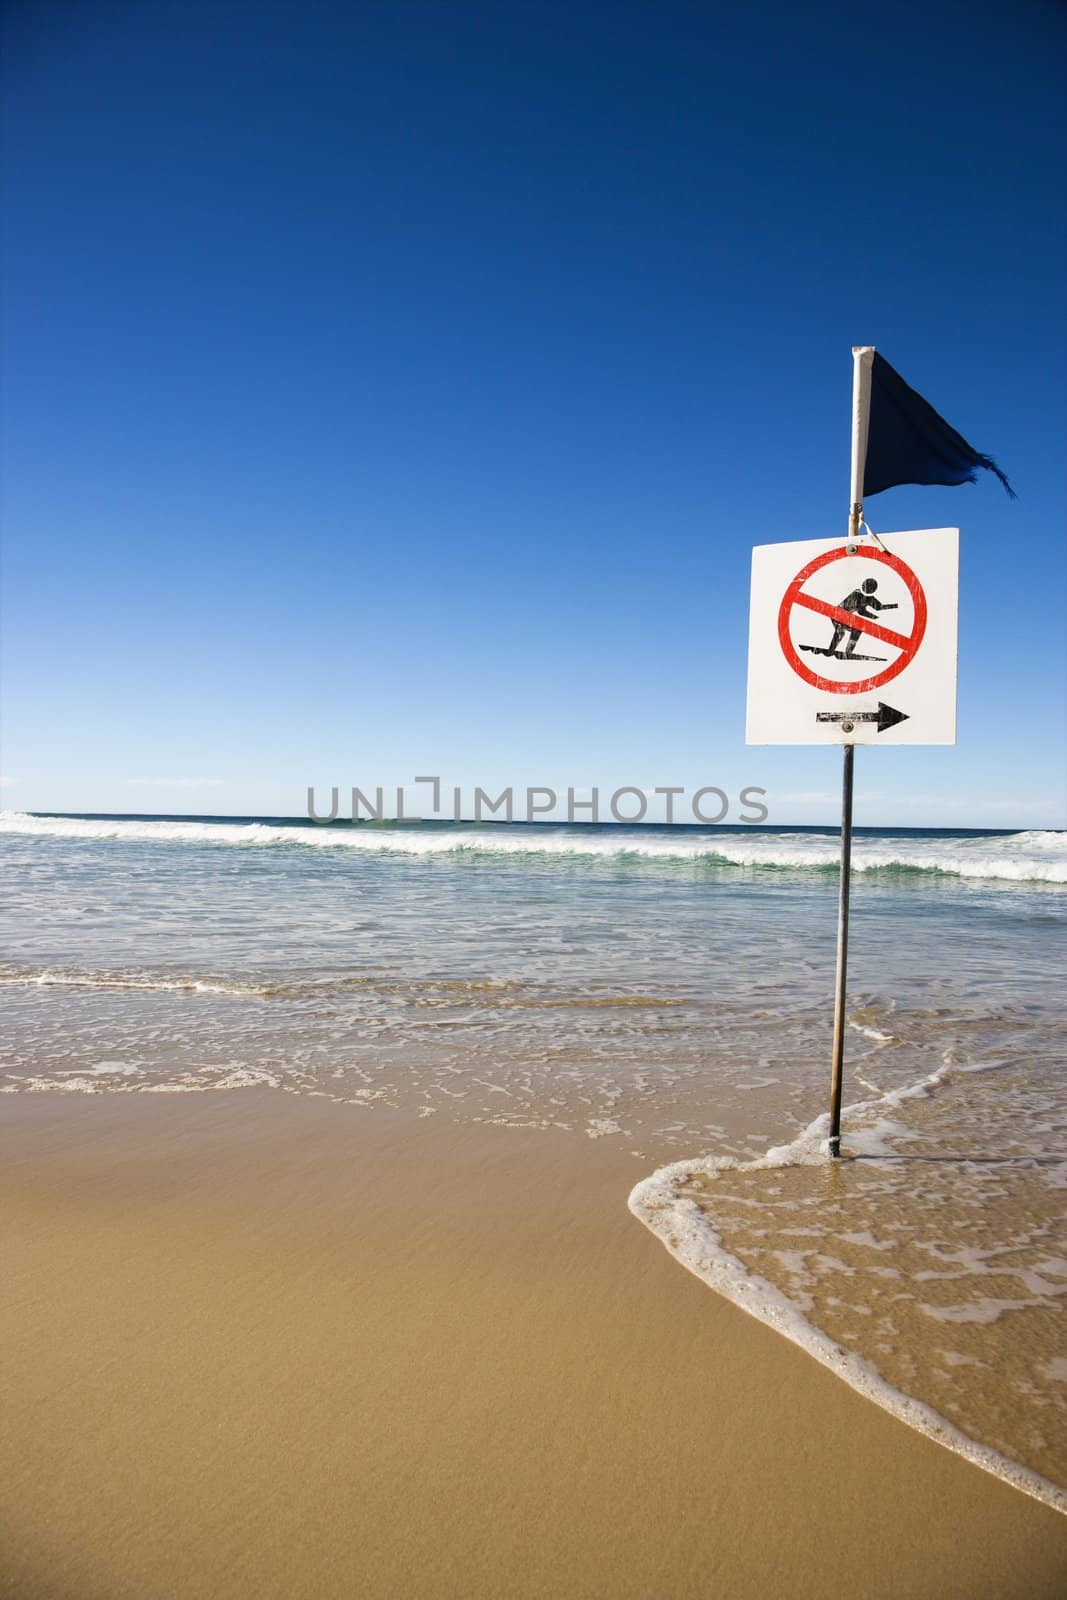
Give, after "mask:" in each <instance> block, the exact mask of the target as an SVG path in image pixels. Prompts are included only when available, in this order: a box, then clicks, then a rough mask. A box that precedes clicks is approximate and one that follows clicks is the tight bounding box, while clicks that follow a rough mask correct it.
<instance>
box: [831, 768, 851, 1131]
mask: <svg viewBox="0 0 1067 1600" xmlns="http://www.w3.org/2000/svg"><path fill="white" fill-rule="evenodd" d="M855 754H856V747H855V745H853V744H846V746H845V748H844V758H845V760H844V767H843V769H842V775H841V882H840V885H839V886H838V899H837V979H836V983H835V987H834V1048H833V1059H832V1061H831V1065H830V1154H831V1156H834V1157H837V1156H840V1154H841V1079H842V1068H843V1066H844V1060H845V989H846V986H847V982H848V897H849V890H850V888H851V886H852V766H853V760H854V757H855Z"/></svg>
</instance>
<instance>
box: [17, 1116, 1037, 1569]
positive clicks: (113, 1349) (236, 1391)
mask: <svg viewBox="0 0 1067 1600" xmlns="http://www.w3.org/2000/svg"><path fill="white" fill-rule="evenodd" d="M0 1125H2V1133H0V1161H2V1179H0V1188H2V1194H0V1213H2V1221H0V1226H2V1232H3V1250H4V1257H3V1259H4V1272H3V1284H4V1294H3V1298H4V1324H3V1329H2V1332H0V1349H2V1353H3V1408H4V1426H3V1430H2V1444H0V1471H2V1478H0V1482H2V1484H3V1510H2V1527H0V1538H2V1541H3V1554H2V1571H3V1585H6V1587H2V1592H3V1593H6V1594H10V1595H15V1596H18V1597H19V1600H38V1597H40V1600H45V1597H49V1600H51V1597H55V1600H60V1597H62V1600H117V1597H127V1596H128V1597H131V1600H133V1597H136V1600H157V1597H158V1600H162V1597H168V1600H172V1597H181V1600H197V1597H209V1596H210V1597H212V1600H215V1597H219V1600H223V1597H225V1600H228V1597H236V1596H241V1597H248V1600H271V1597H278V1600H281V1597H285V1600H298V1597H303V1596H308V1597H311V1596H314V1597H317V1600H318V1597H322V1600H330V1597H335V1596H337V1597H340V1596H345V1597H356V1596H358V1597H360V1600H364V1597H366V1600H373V1597H377V1596H383V1597H384V1596H394V1595H397V1594H408V1595H412V1596H418V1597H422V1596H426V1597H438V1596H440V1597H444V1596H449V1597H451V1596H455V1597H460V1596H463V1597H465V1600H466V1597H472V1600H482V1597H493V1600H496V1597H501V1600H505V1597H506V1600H512V1597H515V1600H522V1597H527V1596H544V1597H549V1596H551V1597H554V1600H555V1597H563V1600H567V1597H577V1596H594V1595H596V1596H604V1597H609V1596H610V1597H612V1600H617V1597H626V1596H653V1595H655V1596H657V1597H663V1600H675V1597H683V1596H686V1597H687V1596H701V1597H704V1596H725V1597H734V1596H738V1597H748V1596H753V1597H755V1596H760V1597H763V1596H785V1597H790V1600H804V1597H807V1596H816V1595H817V1596H819V1597H820V1600H822V1597H825V1596H826V1595H828V1594H832V1593H843V1594H847V1595H848V1596H849V1597H850V1600H862V1597H867V1596H880V1597H882V1596H884V1597H890V1596H892V1597H893V1600H920V1597H922V1600H927V1597H929V1600H934V1597H936V1600H951V1597H963V1596H966V1597H968V1600H977V1597H990V1600H1011V1597H1014V1596H1018V1597H1020V1600H1021V1597H1023V1596H1025V1597H1027V1600H1038V1597H1042V1596H1046V1595H1049V1596H1050V1595H1052V1594H1054V1593H1056V1592H1057V1591H1058V1590H1059V1589H1060V1586H1061V1584H1062V1582H1063V1581H1064V1578H1065V1575H1067V1519H1064V1518H1062V1517H1058V1516H1057V1515H1056V1514H1055V1513H1054V1512H1052V1511H1049V1510H1047V1509H1046V1508H1044V1507H1042V1506H1040V1505H1038V1504H1037V1503H1036V1502H1034V1501H1032V1500H1029V1499H1027V1498H1025V1497H1024V1496H1023V1495H1021V1494H1019V1493H1018V1492H1016V1491H1015V1490H1013V1489H1010V1488H1008V1487H1007V1486H1006V1485H1004V1484H1003V1483H1000V1482H998V1481H997V1480H995V1479H994V1478H992V1477H989V1476H987V1475H986V1474H984V1473H982V1472H980V1471H979V1470H978V1469H977V1468H975V1467H972V1466H970V1465H969V1464H968V1463H967V1462H965V1461H963V1460H961V1459H960V1458H958V1457H956V1456H953V1455H951V1454H949V1453H948V1452H947V1451H945V1450H942V1449H940V1448H938V1447H937V1446H936V1445H933V1444H931V1443H930V1442H929V1441H927V1440H926V1439H923V1438H921V1437H920V1436H919V1435H917V1434H914V1433H912V1432H911V1431H910V1430H909V1429H908V1428H906V1427H905V1426H904V1425H903V1424H901V1423H899V1422H897V1421H896V1420H894V1419H893V1418H892V1417H889V1416H887V1415H886V1414H884V1413H882V1412H880V1411H879V1410H877V1409H876V1408H875V1407H874V1406H873V1405H871V1404H870V1403H869V1402H867V1401H865V1400H863V1399H861V1398H860V1397H859V1396H858V1395H856V1394H854V1393H853V1392H852V1391H851V1390H849V1389H847V1388H846V1387H845V1386H844V1385H843V1384H841V1383H839V1382H838V1381H837V1380H836V1379H835V1378H834V1377H833V1376H832V1375H831V1374H829V1373H827V1372H826V1371H824V1370H823V1369H822V1368H821V1367H819V1366H817V1365H816V1363H815V1362H814V1361H812V1360H810V1359H809V1358H808V1357H807V1356H805V1355H804V1354H803V1353H802V1352H801V1351H799V1350H797V1349H796V1348H795V1347H793V1346H792V1345H789V1344H787V1343H786V1342H785V1341H783V1340H782V1339H780V1338H779V1337H778V1336H777V1335H776V1334H774V1333H773V1332H772V1331H771V1330H769V1329H767V1328H765V1327H762V1326H760V1325H759V1324H757V1323H756V1322H754V1321H752V1320H751V1319H750V1318H748V1317H746V1316H745V1315H744V1314H743V1313H742V1312H740V1311H738V1310H736V1309H735V1308H734V1307H732V1306H730V1305H728V1304H726V1303H725V1302H724V1301H722V1300H720V1299H719V1298H718V1297H717V1296H716V1295H715V1294H714V1293H712V1292H711V1291H710V1290H708V1289H707V1288H705V1287H704V1286H703V1285H702V1284H700V1283H699V1282H698V1281H697V1280H696V1279H695V1278H692V1277H690V1276H689V1275H688V1274H687V1273H685V1272H684V1271H682V1270H681V1269H680V1268H679V1267H678V1266H677V1265H675V1263H674V1262H673V1261H672V1260H671V1259H670V1257H669V1256H668V1255H667V1253H666V1252H665V1251H664V1250H663V1249H662V1248H661V1246H660V1245H659V1244H657V1242H656V1241H655V1239H654V1238H653V1237H652V1236H651V1234H649V1233H647V1232H646V1231H645V1230H644V1229H643V1228H642V1227H641V1226H640V1225H639V1224H638V1223H637V1222H636V1221H635V1220H634V1218H633V1217H632V1216H630V1214H629V1212H628V1211H627V1209H626V1197H627V1194H628V1192H629V1189H630V1187H631V1186H632V1184H633V1183H634V1182H636V1180H637V1179H638V1178H639V1177H641V1176H642V1175H643V1174H644V1173H645V1172H646V1171H647V1170H648V1166H647V1163H642V1162H640V1161H638V1160H636V1159H634V1158H633V1157H632V1156H631V1155H628V1154H627V1153H626V1152H625V1151H624V1150H622V1149H621V1148H619V1146H618V1144H617V1142H612V1143H611V1144H609V1143H608V1141H601V1142H599V1143H597V1144H596V1145H590V1143H589V1142H588V1141H585V1140H579V1139H576V1138H574V1137H572V1136H566V1135H563V1134H559V1135H555V1134H546V1133H543V1132H534V1131H530V1132H516V1131H514V1130H505V1129H498V1128H478V1127H462V1126H453V1125H444V1124H443V1122H442V1121H441V1119H439V1118H434V1119H429V1120H426V1121H422V1122H413V1121H411V1120H407V1119H401V1118H399V1117H398V1116H395V1115H393V1114H391V1113H383V1112H380V1111H377V1110H375V1111H360V1110H357V1109H355V1108H349V1107H344V1106H336V1105H332V1104H329V1103H327V1102H324V1101H321V1100H314V1099H298V1098H295V1097H293V1096H289V1095H285V1094H280V1093H272V1092H271V1091H266V1090H265V1091H243V1092H236V1093H229V1094H223V1093H216V1094H204V1095H196V1096H194V1095H189V1096H147V1095H127V1096H97V1097H92V1098H86V1097H75V1096H70V1097H60V1096H58V1095H42V1096H33V1097H30V1096H24V1097H9V1098H7V1099H6V1100H5V1101H4V1102H3V1103H2V1104H0Z"/></svg>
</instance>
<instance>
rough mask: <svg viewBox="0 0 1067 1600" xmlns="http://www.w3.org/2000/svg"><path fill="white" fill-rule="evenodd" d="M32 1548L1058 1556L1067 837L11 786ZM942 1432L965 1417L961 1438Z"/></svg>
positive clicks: (26, 1520) (525, 1558) (184, 1554)
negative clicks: (58, 802)
mask: <svg viewBox="0 0 1067 1600" xmlns="http://www.w3.org/2000/svg"><path fill="white" fill-rule="evenodd" d="M0 865H2V868H3V872H2V877H0V885H2V887H0V924H2V932H3V936H4V950H5V957H4V960H3V962H0V991H2V993H3V995H4V1003H5V1020H6V1037H5V1052H4V1057H3V1060H2V1061H0V1171H2V1184H0V1186H2V1188H3V1205H2V1228H3V1234H4V1241H3V1247H4V1260H5V1295H4V1316H5V1324H4V1329H3V1333H2V1341H3V1342H2V1348H3V1350H4V1353H5V1363H4V1379H3V1381H4V1386H5V1392H4V1420H5V1427H4V1430H3V1435H4V1442H3V1450H4V1452H5V1454H4V1461H3V1465H4V1470H5V1481H6V1482H7V1484H8V1485H9V1493H8V1495H7V1496H6V1498H5V1507H4V1516H3V1561H2V1563H0V1571H2V1572H3V1575H4V1581H5V1582H6V1585H7V1588H6V1592H7V1593H10V1594H12V1595H14V1596H18V1597H19V1600H22V1597H23V1596H30V1597H36V1596H38V1595H40V1596H56V1597H62V1600H111V1597H113V1596H114V1597H122V1596H127V1595H128V1596H137V1597H138V1600H141V1597H148V1600H152V1597H154V1596H156V1595H159V1596H163V1595H170V1594H176V1593H180V1594H182V1595H186V1594H188V1595H203V1596H205V1597H207V1596H212V1597H214V1596H216V1595H221V1596H230V1595H232V1596H234V1597H237V1596H241V1597H244V1596H249V1597H251V1596H253V1595H254V1596H256V1597H258V1596H261V1595H272V1594H276V1595H278V1596H282V1595H285V1596H290V1595H301V1594H306V1595H309V1596H311V1595H327V1596H330V1595H338V1596H341V1595H350V1594H354V1593H359V1594H368V1595H379V1594H380V1595H383V1596H384V1595H386V1594H392V1593H395V1592H397V1590H398V1589H399V1590H406V1591H407V1592H409V1593H412V1594H417V1595H420V1596H421V1595H426V1596H437V1595H440V1596H451V1595H456V1596H460V1595H463V1596H477V1597H481V1596H485V1597H495V1596H498V1595H505V1594H506V1595H509V1596H510V1595H518V1596H523V1595H531V1596H532V1595H545V1596H548V1595H553V1596H556V1595H561V1596H568V1597H569V1596H584V1595H604V1596H608V1595H611V1596H614V1595H634V1596H638V1595H641V1596H643V1595H648V1594H652V1593H656V1594H663V1595H665V1596H670V1597H672V1600H673V1597H675V1596H679V1597H683V1596H689V1595H706V1594H708V1593H721V1594H724V1595H727V1596H734V1595H736V1596H740V1597H747V1596H749V1595H752V1596H755V1595H762V1594H766V1593H783V1594H789V1595H797V1596H804V1595H808V1594H811V1595H815V1594H816V1593H818V1594H820V1595H821V1594H822V1593H823V1592H824V1590H825V1586H826V1583H827V1581H828V1575H830V1576H832V1575H833V1574H835V1573H847V1575H848V1584H849V1590H850V1592H851V1593H855V1594H858V1595H870V1596H887V1597H888V1596H894V1597H899V1596H905V1597H914V1600H926V1597H930V1600H934V1597H938V1600H940V1597H941V1596H944V1595H949V1596H952V1595H958V1596H961V1597H962V1596H985V1595H997V1596H1001V1595H1009V1596H1010V1595H1012V1594H1018V1595H1020V1596H1022V1595H1027V1596H1034V1595H1038V1596H1040V1595H1042V1594H1045V1593H1049V1594H1051V1593H1052V1592H1054V1590H1055V1588H1056V1584H1057V1580H1061V1581H1062V1578H1063V1575H1064V1573H1065V1572H1067V1543H1065V1541H1067V1520H1065V1519H1064V1517H1063V1515H1062V1514H1061V1513H1062V1510H1063V1508H1064V1505H1065V1503H1067V1490H1065V1485H1067V1426H1065V1420H1067V1405H1065V1401H1064V1390H1065V1379H1067V1370H1065V1367H1064V1363H1063V1359H1062V1350H1063V1347H1064V1339H1063V1333H1062V1327H1063V1310H1062V1307H1063V1296H1064V1291H1065V1289H1067V1262H1065V1260H1064V1256H1065V1254H1067V1252H1065V1251H1064V1248H1063V1227H1062V1193H1063V1186H1064V1184H1065V1182H1067V1158H1065V1155H1064V1151H1063V1146H1062V1127H1063V1122H1064V1116H1065V1114H1067V1104H1065V1101H1064V1093H1063V1074H1062V1061H1063V1030H1062V1018H1061V1007H1060V1003H1059V999H1058V995H1059V986H1058V973H1059V971H1060V970H1061V967H1062V960H1063V955H1064V945H1065V941H1067V907H1065V903H1064V888H1063V886H1064V883H1065V882H1067V840H1065V839H1064V836H1063V835H1061V834H1057V833H1054V832H1042V833H1033V832H1030V833H1008V832H1000V833H992V834H983V833H980V832H977V831H975V830H959V829H957V830H944V829H942V830H930V831H927V832H921V831H918V830H905V829H899V830H883V831H881V832H878V831H876V830H870V829H868V830H861V831H860V833H859V834H858V837H857V841H856V850H855V885H854V917H855V925H854V926H855V933H856V937H855V940H854V952H853V960H852V967H851V984H850V995H849V1009H848V1041H847V1048H846V1094H845V1111H844V1118H843V1143H842V1151H843V1155H844V1159H843V1160H842V1161H840V1162H834V1163H829V1162H828V1161H827V1159H826V1154H825V1126H824V1122H825V1106H826V1087H827V1083H826V1079H827V1073H826V1065H827V1049H828V1024H829V1004H828V1001H829V994H830V981H831V976H832V971H833V943H832V940H833V926H834V905H835V894H836V861H835V841H834V839H833V836H832V834H831V833H830V832H828V831H827V830H820V829H817V828H810V829H792V830H789V829H775V828H765V829H751V830H747V829H744V828H733V829H731V828H722V829H696V828H691V829H690V828H656V827H647V828H645V827H641V828H615V827H602V828H595V827H591V826H588V825H586V826H573V827H563V826H559V827H556V826H546V827H519V826H516V827H505V826H499V827H498V826H483V827H481V828H475V827H472V826H470V825H449V824H443V825H411V826H406V827H401V826H393V827H347V828H318V827H316V826H314V825H310V824H300V823H299V822H296V821H293V820H290V821H288V822H278V821H271V820H270V819H254V818H248V819H221V818H216V819H211V818H204V819H199V820H197V819H188V818H186V819H180V818H172V819H165V818H91V817H83V818H44V817H32V816H26V815H23V814H18V813H5V814H3V815H2V816H0ZM946 1447H947V1448H946Z"/></svg>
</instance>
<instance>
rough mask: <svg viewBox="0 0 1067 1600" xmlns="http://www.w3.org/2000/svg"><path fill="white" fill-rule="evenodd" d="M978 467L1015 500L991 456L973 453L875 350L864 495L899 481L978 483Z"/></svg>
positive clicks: (886, 487) (1012, 490)
mask: <svg viewBox="0 0 1067 1600" xmlns="http://www.w3.org/2000/svg"><path fill="white" fill-rule="evenodd" d="M978 467H985V468H986V469H987V471H989V472H995V473H996V475H997V477H998V478H999V479H1000V481H1001V483H1002V484H1003V485H1004V487H1005V489H1007V491H1008V493H1009V494H1010V495H1011V497H1012V499H1014V498H1015V490H1014V489H1013V488H1012V486H1011V484H1010V483H1009V482H1008V480H1007V478H1006V477H1005V476H1004V474H1003V472H1001V470H1000V468H999V467H998V466H997V464H996V462H995V461H994V460H993V458H992V457H991V456H984V455H982V454H981V452H980V451H978V450H972V449H971V446H970V445H969V444H968V443H967V441H966V439H964V438H963V437H962V435H961V434H958V433H957V432H956V430H955V428H951V427H949V425H948V423H947V422H946V421H945V419H944V417H940V416H938V414H937V412H936V411H935V410H934V408H933V406H932V405H930V404H929V403H928V402H927V401H926V400H924V399H923V397H922V395H921V394H916V393H915V390H914V389H909V388H908V385H907V384H906V383H905V382H904V379H903V378H902V377H901V376H900V373H899V372H897V371H896V370H895V368H893V367H891V366H890V365H889V362H888V361H886V359H885V357H884V356H880V355H879V354H878V352H877V351H875V354H874V363H873V366H872V368H871V414H870V427H869V430H868V434H867V465H866V469H865V471H864V474H863V494H864V496H866V495H871V494H881V492H882V490H883V489H892V488H893V487H894V486H895V485H896V484H899V483H950V484H955V483H975V482H976V481H977V479H976V470H977V468H978Z"/></svg>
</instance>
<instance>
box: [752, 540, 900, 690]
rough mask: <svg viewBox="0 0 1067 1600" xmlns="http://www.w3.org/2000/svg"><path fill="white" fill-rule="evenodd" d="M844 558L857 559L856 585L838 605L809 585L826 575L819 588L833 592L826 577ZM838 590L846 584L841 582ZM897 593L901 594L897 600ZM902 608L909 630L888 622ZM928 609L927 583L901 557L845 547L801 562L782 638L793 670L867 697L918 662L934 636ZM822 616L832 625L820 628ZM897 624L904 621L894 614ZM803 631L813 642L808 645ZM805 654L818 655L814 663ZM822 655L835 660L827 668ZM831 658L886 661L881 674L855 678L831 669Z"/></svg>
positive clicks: (789, 592) (783, 613)
mask: <svg viewBox="0 0 1067 1600" xmlns="http://www.w3.org/2000/svg"><path fill="white" fill-rule="evenodd" d="M841 560H847V561H848V563H849V568H848V573H849V576H848V583H849V585H850V587H849V592H848V594H846V595H843V596H842V598H841V600H840V601H839V602H838V603H836V604H835V603H834V602H833V601H831V600H827V599H824V598H823V597H822V596H821V595H820V594H818V593H816V592H812V589H811V588H806V587H805V585H807V584H809V583H810V581H811V580H812V579H813V578H815V577H816V574H820V573H823V574H825V577H824V579H823V580H822V581H821V582H819V584H818V587H819V588H821V589H823V590H824V592H825V589H826V578H828V577H831V576H832V574H830V573H826V569H827V568H829V567H831V566H832V565H833V564H834V563H836V562H838V561H841ZM884 568H888V569H889V573H890V574H892V575H893V576H892V578H890V579H889V580H888V581H887V575H886V574H885V572H884V571H883V570H880V569H884ZM894 580H895V581H894ZM837 587H838V588H839V589H840V588H842V587H843V585H842V584H840V583H839V584H838V586H837ZM890 594H892V595H895V596H896V598H893V599H889V598H888V595H890ZM901 610H904V612H905V616H904V617H903V618H901V621H902V622H903V623H904V628H905V631H902V629H901V627H900V625H899V624H898V626H896V627H890V626H888V625H887V623H886V622H884V621H882V620H881V619H882V613H884V612H887V611H895V612H900V611H901ZM909 614H910V615H909ZM926 614H927V607H926V595H925V593H924V592H923V586H922V584H921V583H920V582H919V579H918V577H917V576H916V575H915V573H914V572H913V571H912V569H911V568H910V567H909V566H908V564H907V563H906V562H905V561H902V560H901V559H900V557H899V556H896V555H891V554H890V552H889V551H888V550H878V549H875V548H873V547H872V548H870V549H866V550H864V551H862V552H861V553H860V552H857V553H856V554H855V555H850V554H849V551H848V548H847V547H846V546H844V545H841V546H838V547H837V548H835V549H833V550H826V551H824V552H823V553H822V554H821V555H818V556H816V557H815V558H814V559H813V560H811V561H809V562H808V563H807V564H806V566H803V567H801V569H800V571H799V572H798V573H797V575H796V577H795V578H794V579H793V581H792V582H791V583H790V585H789V587H788V588H787V589H786V591H785V594H784V595H783V596H782V604H781V607H780V608H779V611H778V640H779V643H780V644H781V647H782V652H783V654H784V655H785V659H786V660H787V661H788V663H789V665H790V666H791V667H792V669H793V671H794V672H795V673H796V674H797V675H798V677H800V678H803V680H804V682H805V683H810V684H811V686H812V687H813V688H815V689H822V690H824V691H826V692H828V693H831V694H865V693H867V692H868V691H869V690H871V689H880V688H881V687H882V685H883V684H886V683H889V682H891V680H892V679H893V678H896V677H898V676H899V674H900V673H902V672H903V671H904V668H905V667H906V666H908V665H909V664H910V663H911V662H912V661H914V659H915V656H916V654H917V653H918V650H919V646H920V645H921V644H922V642H923V637H924V635H925V633H926ZM816 617H823V618H825V619H826V621H827V622H828V623H829V629H827V628H826V627H825V626H824V627H823V628H822V629H821V630H820V629H818V628H817V626H814V625H813V624H814V623H815V618H816ZM893 621H894V622H896V621H897V619H896V618H895V617H894V618H893ZM800 635H803V636H804V639H805V640H807V641H809V642H800ZM801 651H804V652H805V653H806V654H807V656H808V657H809V658H810V665H809V661H807V660H805V659H803V658H802V656H801V654H800V652H801ZM820 658H823V659H825V660H826V661H827V667H826V668H825V669H823V670H820V669H819V666H818V662H819V659H820ZM831 661H834V662H841V663H842V666H843V667H844V666H845V665H847V666H851V665H852V664H854V663H855V664H866V663H872V664H873V663H875V662H879V663H882V665H880V666H879V668H878V670H877V671H876V672H872V673H868V674H866V675H865V676H861V677H852V676H850V675H849V673H848V672H847V671H844V672H843V671H842V667H837V668H831V667H830V666H829V663H830V662H831Z"/></svg>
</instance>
